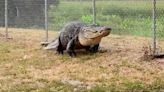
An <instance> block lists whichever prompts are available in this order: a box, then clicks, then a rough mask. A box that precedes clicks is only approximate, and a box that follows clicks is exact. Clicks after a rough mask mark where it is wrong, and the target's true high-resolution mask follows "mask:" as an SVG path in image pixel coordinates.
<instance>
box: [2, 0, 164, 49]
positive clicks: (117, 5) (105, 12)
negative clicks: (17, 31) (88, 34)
mask: <svg viewBox="0 0 164 92" xmlns="http://www.w3.org/2000/svg"><path fill="white" fill-rule="evenodd" d="M7 1H8V2H7ZM155 1H156V6H155V7H157V8H156V9H155V8H154V2H155ZM94 2H95V0H35V1H33V0H1V1H0V26H1V27H5V26H6V36H7V30H8V29H7V28H8V27H9V28H10V27H15V28H27V29H28V28H35V29H45V30H47V31H45V41H48V30H54V31H58V30H60V29H61V28H62V27H63V25H64V24H65V23H68V22H70V21H82V22H84V23H86V24H93V23H95V24H97V25H105V26H111V27H112V28H113V31H112V33H113V34H118V35H137V36H144V37H152V38H153V39H154V38H157V40H158V41H157V46H156V39H154V40H153V41H152V44H154V45H152V46H153V47H154V49H156V47H161V48H164V47H162V46H163V45H162V44H160V42H161V41H163V37H164V34H163V29H164V27H163V24H164V16H163V15H164V12H163V10H164V7H163V5H164V1H162V0H96V2H95V3H94ZM94 6H95V8H94ZM154 9H155V10H154ZM5 10H6V12H5ZM153 10H154V11H156V12H154V16H156V17H154V18H153V14H152V13H153ZM5 16H6V18H5ZM156 18H157V19H156ZM153 20H154V21H153ZM155 21H157V22H155ZM153 23H156V24H153ZM153 25H155V26H153ZM156 26H157V27H156ZM155 27H156V29H155ZM153 31H157V34H154V36H153ZM0 33H1V34H2V33H3V32H2V31H1V32H0ZM10 35H12V34H10Z"/></svg>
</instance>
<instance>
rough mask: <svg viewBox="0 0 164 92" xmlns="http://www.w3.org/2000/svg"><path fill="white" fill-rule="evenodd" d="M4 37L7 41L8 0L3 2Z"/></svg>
mask: <svg viewBox="0 0 164 92" xmlns="http://www.w3.org/2000/svg"><path fill="white" fill-rule="evenodd" d="M5 37H6V39H8V0H5Z"/></svg>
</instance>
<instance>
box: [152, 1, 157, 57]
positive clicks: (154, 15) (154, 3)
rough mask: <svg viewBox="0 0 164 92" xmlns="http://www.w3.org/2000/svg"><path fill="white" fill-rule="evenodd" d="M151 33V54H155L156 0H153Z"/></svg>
mask: <svg viewBox="0 0 164 92" xmlns="http://www.w3.org/2000/svg"><path fill="white" fill-rule="evenodd" d="M152 31H153V32H152V33H153V35H152V36H153V55H155V54H156V45H157V44H156V0H153V26H152Z"/></svg>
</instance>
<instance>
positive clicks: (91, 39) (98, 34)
mask: <svg viewBox="0 0 164 92" xmlns="http://www.w3.org/2000/svg"><path fill="white" fill-rule="evenodd" d="M110 32H111V28H110V27H97V26H89V27H82V28H81V29H80V33H79V36H78V37H79V42H80V44H81V45H83V46H90V45H96V44H99V43H100V41H101V39H102V37H105V36H108V35H109V34H110Z"/></svg>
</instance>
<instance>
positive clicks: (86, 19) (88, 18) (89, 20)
mask: <svg viewBox="0 0 164 92" xmlns="http://www.w3.org/2000/svg"><path fill="white" fill-rule="evenodd" d="M81 21H83V22H84V23H87V24H91V23H92V21H93V16H92V15H86V16H85V15H83V16H82V17H81Z"/></svg>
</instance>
